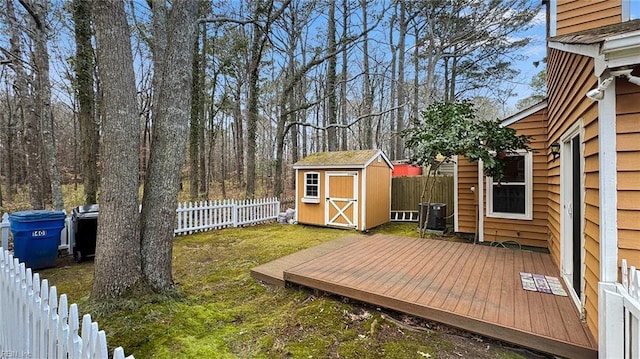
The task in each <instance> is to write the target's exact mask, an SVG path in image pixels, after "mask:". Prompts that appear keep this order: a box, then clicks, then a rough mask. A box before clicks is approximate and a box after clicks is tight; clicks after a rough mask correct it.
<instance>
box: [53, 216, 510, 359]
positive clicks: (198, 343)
mask: <svg viewBox="0 0 640 359" xmlns="http://www.w3.org/2000/svg"><path fill="white" fill-rule="evenodd" d="M372 232H378V233H395V234H400V235H411V234H412V233H414V232H415V235H417V232H416V231H415V224H390V225H388V226H382V227H380V228H378V229H376V230H374V231H372ZM351 233H353V232H349V231H344V230H336V229H328V228H317V227H307V226H301V225H279V224H269V225H261V226H254V227H247V228H234V229H225V230H218V231H211V232H206V233H200V234H194V235H189V236H183V237H177V238H176V239H175V241H174V251H173V255H174V257H173V270H174V280H175V283H176V289H177V293H178V295H173V296H155V295H149V294H141V295H139V296H134V297H133V298H128V299H124V300H120V301H117V302H98V303H96V302H93V301H92V300H90V299H89V294H90V291H91V284H92V279H93V278H92V277H93V263H92V262H85V263H82V264H79V265H78V264H74V263H67V264H64V265H62V266H61V267H59V268H54V269H47V270H44V271H42V272H41V273H42V276H43V277H45V278H49V280H50V282H51V283H54V284H56V285H58V288H59V292H61V293H62V292H64V293H67V294H68V295H69V297H70V299H71V301H75V302H78V303H79V305H80V312H81V313H86V312H89V313H91V314H92V316H93V319H94V320H97V321H98V323H99V324H100V328H101V329H104V330H105V331H106V333H107V340H108V343H110V344H111V345H118V346H123V347H124V348H125V351H126V353H127V354H133V355H134V356H135V357H136V358H178V357H179V358H289V357H291V358H310V357H312V358H379V357H388V358H421V357H423V356H422V355H421V354H420V353H425V354H429V355H431V356H432V358H457V357H459V356H458V355H456V354H455V353H456V351H460V349H459V348H460V345H462V344H460V343H462V342H468V343H469V345H471V346H474V347H477V348H478V349H477V350H478V351H474V352H473V353H474V354H473V356H466V357H478V358H495V357H505V358H510V357H511V356H510V355H512V354H513V353H512V352H510V351H507V350H504V349H501V348H500V347H499V346H496V345H493V344H492V345H491V350H489V351H487V350H485V348H486V346H487V344H486V343H475V342H474V341H473V340H470V339H469V338H463V339H464V340H459V341H457V339H456V338H458V337H456V336H448V335H439V334H437V333H434V332H409V331H406V330H403V329H402V328H399V327H397V326H396V325H395V324H393V323H392V322H390V321H388V320H386V319H385V317H384V316H383V315H382V313H381V312H380V311H378V309H377V308H372V307H368V306H366V305H363V304H359V303H347V302H344V301H342V300H340V298H337V297H326V296H320V297H318V296H315V295H313V294H312V293H311V292H310V291H308V290H305V289H275V288H271V287H269V286H264V285H262V284H260V283H258V282H256V281H255V280H253V279H252V278H250V276H249V271H250V269H251V268H253V267H255V266H257V265H259V264H263V263H266V262H269V261H271V260H274V259H276V258H279V257H282V256H285V255H288V254H290V253H294V252H296V251H298V250H301V249H304V248H308V247H311V246H314V245H317V244H320V243H323V242H326V241H329V240H332V239H335V238H338V237H341V236H344V235H347V234H351ZM111 350H112V348H111ZM465 350H467V349H465ZM467 352H470V351H469V350H467ZM478 354H479V356H478ZM514 355H515V354H514ZM515 357H519V356H517V355H516V356H515Z"/></svg>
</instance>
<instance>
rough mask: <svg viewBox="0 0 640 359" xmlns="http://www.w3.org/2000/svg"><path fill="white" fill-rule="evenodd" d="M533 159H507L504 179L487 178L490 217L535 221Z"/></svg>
mask: <svg viewBox="0 0 640 359" xmlns="http://www.w3.org/2000/svg"><path fill="white" fill-rule="evenodd" d="M532 167H533V159H532V156H531V153H530V152H522V153H517V154H514V155H509V156H508V157H507V158H505V167H504V173H503V176H502V178H501V179H494V178H492V177H487V209H488V211H487V217H496V218H512V219H527V220H530V219H532V212H533V169H532Z"/></svg>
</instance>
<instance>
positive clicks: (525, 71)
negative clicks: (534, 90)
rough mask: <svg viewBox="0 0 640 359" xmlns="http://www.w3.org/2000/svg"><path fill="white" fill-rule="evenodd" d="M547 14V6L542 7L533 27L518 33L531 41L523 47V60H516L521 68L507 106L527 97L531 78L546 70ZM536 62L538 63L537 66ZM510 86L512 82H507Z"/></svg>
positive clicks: (512, 105) (533, 21) (533, 22)
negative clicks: (512, 95)
mask: <svg viewBox="0 0 640 359" xmlns="http://www.w3.org/2000/svg"><path fill="white" fill-rule="evenodd" d="M545 22H546V14H545V8H544V7H542V8H541V9H540V11H539V12H538V15H536V17H535V18H534V19H533V20H532V22H531V25H532V27H531V28H530V29H528V30H526V31H523V32H522V33H520V34H518V35H520V36H521V37H530V38H531V43H530V44H529V45H527V46H526V47H525V48H524V49H522V52H521V55H522V57H523V59H522V60H520V61H516V63H515V67H516V68H517V69H518V70H520V74H519V75H518V76H517V78H514V79H513V85H515V89H514V90H515V93H517V96H514V97H512V98H510V99H509V101H507V106H508V107H512V108H515V104H516V102H518V100H520V99H522V98H525V97H527V96H529V95H530V94H531V88H530V87H529V83H530V82H531V79H532V78H533V77H534V76H535V75H536V74H537V73H538V72H540V71H542V70H544V69H545V67H546V63H543V59H544V58H545V57H546V56H547V52H546V51H547V50H546V24H545ZM534 62H537V63H538V66H537V67H536V66H535V65H534ZM505 85H506V86H510V85H511V84H505Z"/></svg>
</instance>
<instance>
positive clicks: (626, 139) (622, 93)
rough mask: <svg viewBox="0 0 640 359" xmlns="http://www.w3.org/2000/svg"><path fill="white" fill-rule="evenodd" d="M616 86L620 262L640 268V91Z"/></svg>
mask: <svg viewBox="0 0 640 359" xmlns="http://www.w3.org/2000/svg"><path fill="white" fill-rule="evenodd" d="M636 75H637V72H636ZM616 82H617V86H616V93H617V94H618V96H617V98H616V113H617V116H618V117H617V122H616V132H617V139H616V146H617V153H618V164H617V167H618V248H619V251H618V258H619V259H622V258H626V259H627V260H628V261H629V265H634V266H636V267H640V120H638V117H639V116H640V102H639V101H638V97H639V96H640V87H638V86H636V85H633V84H630V83H629V82H627V81H625V80H624V79H619V80H617V81H616Z"/></svg>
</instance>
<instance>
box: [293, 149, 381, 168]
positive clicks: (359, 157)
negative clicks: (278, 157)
mask: <svg viewBox="0 0 640 359" xmlns="http://www.w3.org/2000/svg"><path fill="white" fill-rule="evenodd" d="M378 153H382V151H380V150H359V151H332V152H317V153H313V154H311V155H309V156H307V157H305V158H303V159H301V160H300V161H298V162H296V163H295V164H294V165H293V166H294V167H313V166H317V167H323V166H341V167H348V166H353V167H363V166H364V165H366V164H367V163H368V162H369V161H370V160H371V159H372V158H373V157H374V156H376V155H377V154H378ZM385 161H387V160H386V158H385Z"/></svg>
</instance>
